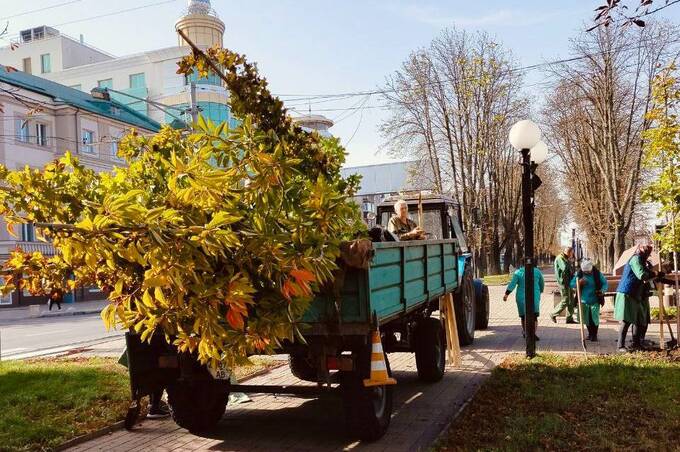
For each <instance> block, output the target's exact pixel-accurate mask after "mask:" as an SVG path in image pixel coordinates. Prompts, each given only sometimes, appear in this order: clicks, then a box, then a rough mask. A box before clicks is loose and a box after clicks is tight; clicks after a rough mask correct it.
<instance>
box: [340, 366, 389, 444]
mask: <svg viewBox="0 0 680 452" xmlns="http://www.w3.org/2000/svg"><path fill="white" fill-rule="evenodd" d="M361 355H362V356H361V358H366V359H360V360H359V362H358V364H359V363H365V364H366V365H364V366H361V365H358V366H357V367H358V368H359V369H370V353H368V354H366V353H362V354H361ZM385 364H386V365H387V374H388V375H390V376H391V375H392V371H391V369H390V364H389V362H388V361H387V355H385ZM368 373H370V371H369V372H368ZM368 373H366V375H364V372H362V371H360V370H356V371H353V372H342V373H341V375H340V391H341V394H342V403H343V407H344V411H345V425H346V427H347V432H348V434H349V435H350V436H352V437H358V438H359V439H361V440H363V441H376V440H378V439H380V438H381V437H382V436H383V435H384V434H385V432H386V431H387V428H388V427H389V426H390V419H391V417H392V405H393V387H392V386H391V385H385V386H373V387H368V388H367V387H365V386H364V382H363V380H364V377H366V378H367V377H368Z"/></svg>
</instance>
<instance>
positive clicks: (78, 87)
mask: <svg viewBox="0 0 680 452" xmlns="http://www.w3.org/2000/svg"><path fill="white" fill-rule="evenodd" d="M69 88H73V89H77V90H78V91H82V90H83V87H82V85H71V86H69Z"/></svg>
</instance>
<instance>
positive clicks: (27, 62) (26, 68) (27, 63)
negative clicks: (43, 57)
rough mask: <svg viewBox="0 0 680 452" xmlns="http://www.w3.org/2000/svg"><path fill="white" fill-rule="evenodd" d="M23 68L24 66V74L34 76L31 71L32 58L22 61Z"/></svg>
mask: <svg viewBox="0 0 680 452" xmlns="http://www.w3.org/2000/svg"><path fill="white" fill-rule="evenodd" d="M21 62H22V64H23V66H24V72H25V73H27V74H32V73H33V72H32V69H31V57H28V58H24V59H23V60H21Z"/></svg>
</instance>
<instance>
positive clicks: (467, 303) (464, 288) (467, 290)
mask: <svg viewBox="0 0 680 452" xmlns="http://www.w3.org/2000/svg"><path fill="white" fill-rule="evenodd" d="M454 297H455V303H456V325H457V326H458V342H459V343H460V345H461V346H463V345H470V344H472V342H474V340H475V286H474V282H473V281H472V271H471V270H470V267H467V268H466V269H465V273H463V280H462V283H461V287H460V288H459V290H458V291H457V292H456V293H455V294H454Z"/></svg>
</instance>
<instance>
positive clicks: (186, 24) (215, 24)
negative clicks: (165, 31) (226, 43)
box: [175, 0, 224, 47]
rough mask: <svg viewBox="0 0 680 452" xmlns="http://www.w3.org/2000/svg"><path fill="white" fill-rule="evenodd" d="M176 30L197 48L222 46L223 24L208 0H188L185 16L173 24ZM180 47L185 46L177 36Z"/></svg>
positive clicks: (182, 40)
mask: <svg viewBox="0 0 680 452" xmlns="http://www.w3.org/2000/svg"><path fill="white" fill-rule="evenodd" d="M175 29H176V30H182V31H183V32H184V33H185V34H186V35H187V36H188V37H189V39H191V41H192V42H193V43H194V44H196V45H197V46H199V47H212V46H214V45H215V44H217V45H219V46H220V47H221V46H222V40H223V38H224V22H222V21H221V20H220V18H219V17H217V13H216V12H215V10H214V9H213V8H212V6H210V0H189V6H188V7H187V10H186V12H185V14H184V15H183V16H182V17H180V18H179V20H177V22H176V23H175ZM177 39H178V42H179V45H180V46H185V45H187V44H186V43H185V42H184V39H182V37H181V36H180V35H179V34H177Z"/></svg>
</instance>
